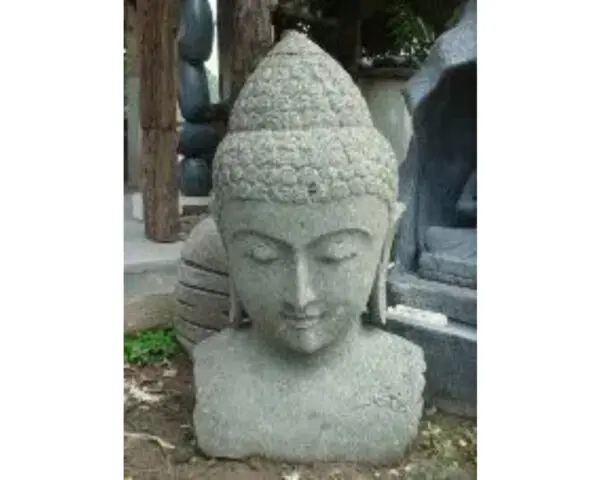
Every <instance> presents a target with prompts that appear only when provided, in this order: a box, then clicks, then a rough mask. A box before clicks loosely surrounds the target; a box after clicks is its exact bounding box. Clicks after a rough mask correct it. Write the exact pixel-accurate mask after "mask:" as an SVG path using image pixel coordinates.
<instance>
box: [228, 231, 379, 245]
mask: <svg viewBox="0 0 600 480" xmlns="http://www.w3.org/2000/svg"><path fill="white" fill-rule="evenodd" d="M342 235H344V236H359V237H362V239H363V240H370V239H371V237H372V235H371V232H369V231H368V230H366V229H364V228H360V227H353V228H342V229H340V230H334V231H333V232H328V233H326V234H324V235H321V236H319V237H317V238H315V239H314V240H311V241H310V242H309V243H308V245H307V247H308V248H313V247H315V246H317V245H318V244H320V243H323V242H326V241H328V240H331V239H332V238H335V237H338V236H342ZM243 237H256V238H259V239H261V240H263V241H266V242H271V243H274V244H276V245H277V246H279V247H280V248H284V249H288V250H294V249H295V248H296V247H295V246H294V245H291V244H289V243H288V242H286V241H285V240H281V239H279V238H273V237H269V236H268V235H265V234H264V233H261V232H259V231H257V230H252V229H241V230H237V231H236V232H234V233H233V235H232V240H233V241H236V240H238V239H239V238H243Z"/></svg>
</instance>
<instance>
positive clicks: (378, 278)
mask: <svg viewBox="0 0 600 480" xmlns="http://www.w3.org/2000/svg"><path fill="white" fill-rule="evenodd" d="M404 210H405V206H404V205H403V204H400V203H397V204H395V205H394V208H393V210H392V212H391V218H390V225H389V229H388V232H387V234H386V238H385V241H384V243H383V248H382V251H381V260H380V261H379V266H378V267H377V273H376V275H375V281H374V283H373V289H372V290H371V296H370V297H369V302H368V303H367V314H366V318H365V321H366V322H367V323H370V324H372V325H378V326H384V325H385V323H386V314H387V291H386V283H387V272H388V267H389V264H390V253H391V249H392V244H393V243H394V237H395V236H396V227H397V226H398V221H399V220H400V217H401V216H402V214H403V213H404Z"/></svg>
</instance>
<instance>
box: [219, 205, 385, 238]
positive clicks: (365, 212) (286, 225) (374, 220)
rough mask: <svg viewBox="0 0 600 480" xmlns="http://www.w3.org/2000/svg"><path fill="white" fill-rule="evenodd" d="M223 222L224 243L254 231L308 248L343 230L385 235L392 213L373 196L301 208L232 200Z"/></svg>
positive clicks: (226, 207)
mask: <svg viewBox="0 0 600 480" xmlns="http://www.w3.org/2000/svg"><path fill="white" fill-rule="evenodd" d="M221 219H222V221H221V223H222V225H221V230H222V232H223V234H224V236H225V240H227V239H230V238H231V237H232V236H233V235H235V234H236V233H237V232H242V231H255V232H259V233H260V234H262V235H264V236H267V237H270V238H273V239H276V240H280V241H283V242H285V243H288V244H290V245H306V244H308V243H311V242H313V241H314V240H316V239H318V238H319V237H322V236H324V235H327V234H330V233H333V232H339V231H343V230H357V229H358V230H364V231H365V232H366V233H368V234H370V235H372V236H375V237H376V236H379V235H382V234H384V233H385V231H386V230H387V227H388V220H389V212H388V207H387V205H386V204H385V203H384V202H383V201H381V200H380V199H378V198H376V197H373V196H361V197H352V198H347V199H342V200H336V201H331V202H327V203H315V204H302V205H292V204H283V203H273V202H265V201H246V200H230V201H227V202H226V203H225V205H224V207H223V210H222V212H221Z"/></svg>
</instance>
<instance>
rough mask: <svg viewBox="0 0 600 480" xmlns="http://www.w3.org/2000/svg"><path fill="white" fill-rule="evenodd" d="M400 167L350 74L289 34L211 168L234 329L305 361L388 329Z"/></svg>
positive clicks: (252, 82)
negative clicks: (247, 326)
mask: <svg viewBox="0 0 600 480" xmlns="http://www.w3.org/2000/svg"><path fill="white" fill-rule="evenodd" d="M397 181H398V177H397V160H396V157H395V155H394V153H393V150H392V148H391V147H390V145H389V143H388V142H387V140H386V139H385V138H384V137H383V136H382V135H381V134H380V133H379V132H378V131H377V130H376V129H375V127H374V125H373V122H372V120H371V116H370V113H369V110H368V107H367V104H366V102H365V100H364V98H363V97H362V95H361V93H360V91H359V89H358V88H357V86H356V85H355V84H354V82H353V81H352V79H351V77H350V76H349V75H348V74H347V73H346V72H345V70H344V69H343V68H342V67H341V66H340V65H339V64H338V63H337V62H336V61H335V60H334V59H332V58H331V57H330V56H329V55H328V54H327V53H325V52H324V51H323V50H322V49H321V48H319V47H318V46H317V45H315V44H314V43H313V42H312V41H310V40H309V39H308V38H307V37H306V36H304V35H303V34H301V33H298V32H294V31H291V32H288V33H287V34H286V35H285V36H284V37H283V38H282V40H281V41H280V42H279V43H277V44H276V45H275V46H274V48H273V49H272V50H271V51H270V52H269V53H268V54H267V55H266V56H265V58H264V59H263V60H262V62H261V63H260V64H259V65H258V67H257V69H256V70H255V71H254V72H253V74H252V75H251V76H250V77H249V78H248V80H247V82H246V84H245V85H244V87H243V88H242V90H241V92H240V95H239V97H238V98H237V100H236V102H235V104H234V106H233V108H232V111H231V115H230V120H229V126H228V133H227V135H226V136H225V138H224V139H223V141H222V142H221V144H220V145H219V148H218V150H217V153H216V156H215V158H214V164H213V185H214V187H213V199H212V207H211V208H212V213H213V215H214V218H215V221H216V223H217V226H218V228H219V231H220V234H221V237H222V240H223V245H224V247H225V249H226V251H227V255H228V259H229V269H230V278H231V281H232V285H231V301H232V307H231V320H232V322H233V324H234V325H240V322H241V320H242V319H241V316H242V313H243V312H245V313H246V314H247V315H248V317H249V319H250V322H251V325H252V328H255V329H257V331H258V332H260V336H261V337H263V338H264V339H266V340H268V341H269V342H272V343H274V344H276V345H277V346H283V347H286V348H287V349H289V350H292V351H295V352H297V353H303V354H310V353H314V352H317V351H319V350H321V349H324V348H326V347H327V346H329V345H332V344H334V342H336V340H339V339H342V338H344V337H345V336H346V334H347V333H348V332H349V331H350V330H351V327H352V326H353V325H356V324H358V323H359V322H360V321H365V320H366V321H370V322H372V323H383V322H384V321H385V310H386V305H385V281H386V275H387V267H388V262H389V251H390V247H391V243H392V241H393V237H394V233H395V226H396V223H397V220H398V218H399V216H400V214H401V212H402V210H403V206H402V205H400V204H398V203H397V200H396V193H397Z"/></svg>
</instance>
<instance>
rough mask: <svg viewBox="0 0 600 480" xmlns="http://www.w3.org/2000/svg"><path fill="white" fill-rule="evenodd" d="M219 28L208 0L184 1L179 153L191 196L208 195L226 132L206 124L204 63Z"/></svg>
mask: <svg viewBox="0 0 600 480" xmlns="http://www.w3.org/2000/svg"><path fill="white" fill-rule="evenodd" d="M214 34H215V28H214V22H213V15H212V11H211V8H210V5H209V3H208V0H182V5H181V18H180V24H179V37H178V47H179V57H180V62H179V109H180V110H181V115H182V116H183V118H184V119H185V120H186V123H185V124H184V127H183V130H182V132H181V134H180V138H179V144H178V147H177V149H178V152H179V153H180V154H182V155H183V156H184V157H185V158H184V160H183V161H182V162H181V163H180V165H179V187H180V190H181V192H182V193H183V194H184V195H187V196H193V197H198V196H208V195H209V194H210V189H211V179H212V171H211V168H212V167H211V164H212V158H213V156H214V154H215V150H216V147H217V145H218V143H219V141H220V140H221V137H222V135H220V133H219V132H218V131H217V130H215V128H214V126H213V125H210V124H208V123H205V117H206V115H205V112H206V110H207V108H210V105H211V100H210V91H209V80H208V76H207V71H206V68H205V66H204V62H206V61H207V60H208V59H209V57H210V55H211V53H212V48H213V42H214V36H215V35H214Z"/></svg>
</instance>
